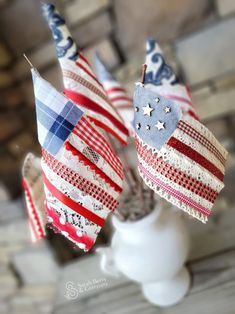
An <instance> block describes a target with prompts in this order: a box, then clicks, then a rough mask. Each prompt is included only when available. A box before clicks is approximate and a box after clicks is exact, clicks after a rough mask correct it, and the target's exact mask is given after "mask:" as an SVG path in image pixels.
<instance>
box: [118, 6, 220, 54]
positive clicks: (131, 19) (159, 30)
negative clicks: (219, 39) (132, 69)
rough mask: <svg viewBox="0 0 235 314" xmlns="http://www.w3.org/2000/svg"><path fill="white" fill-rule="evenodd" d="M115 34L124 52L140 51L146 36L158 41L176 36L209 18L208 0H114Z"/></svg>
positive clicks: (209, 7) (211, 10) (212, 9)
mask: <svg viewBox="0 0 235 314" xmlns="http://www.w3.org/2000/svg"><path fill="white" fill-rule="evenodd" d="M114 9H115V14H116V17H117V34H118V38H119V39H120V43H121V45H122V46H123V48H124V49H125V51H126V52H127V53H128V54H132V55H133V53H134V54H136V52H143V50H144V42H145V40H146V38H147V37H149V36H152V37H155V38H156V39H157V40H158V41H159V42H165V41H167V40H171V39H174V38H177V37H178V36H179V35H181V34H184V33H186V32H189V31H192V30H193V29H195V28H196V27H197V26H198V25H201V24H202V22H206V21H208V20H211V19H212V18H213V16H214V8H213V6H212V5H211V1H210V0H198V1H194V0H174V1H165V0H148V1H142V0H128V1H126V0H116V1H114Z"/></svg>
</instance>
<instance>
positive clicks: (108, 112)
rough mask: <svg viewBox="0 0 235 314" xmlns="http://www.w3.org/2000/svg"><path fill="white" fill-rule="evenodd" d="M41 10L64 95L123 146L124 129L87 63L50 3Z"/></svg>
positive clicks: (125, 135)
mask: <svg viewBox="0 0 235 314" xmlns="http://www.w3.org/2000/svg"><path fill="white" fill-rule="evenodd" d="M42 9H43V13H44V16H45V17H46V20H47V22H48V25H49V27H50V29H51V31H52V35H53V37H54V41H55V45H56V51H57V56H58V59H59V62H60V66H61V69H62V72H63V81H64V87H65V90H64V93H65V95H66V96H67V97H68V98H69V99H71V100H72V101H73V102H75V103H76V104H77V105H78V106H79V107H80V108H81V109H82V110H83V111H85V112H86V114H87V116H88V117H89V119H90V121H92V123H94V124H95V125H96V126H97V127H99V128H101V129H103V130H105V131H106V132H108V133H110V134H112V135H113V136H114V137H115V138H116V139H118V140H119V141H120V142H121V143H122V144H126V141H127V136H128V130H127V128H126V127H125V125H124V123H123V121H122V119H121V117H120V115H119V114H118V112H117V111H116V110H115V109H114V107H113V106H112V104H111V103H110V100H109V99H108V97H107V95H106V92H105V91H104V88H103V86H102V84H101V83H100V82H99V81H98V79H97V78H96V76H95V74H94V72H93V70H92V68H91V66H90V64H89V62H88V60H87V59H86V57H85V56H84V55H83V54H82V53H81V52H80V51H79V50H78V48H77V45H76V44H75V42H74V41H73V39H72V36H71V34H70V32H69V30H68V28H67V26H66V24H65V21H64V19H63V18H62V17H61V16H60V15H59V13H58V11H57V10H56V9H55V7H54V5H52V4H43V6H42Z"/></svg>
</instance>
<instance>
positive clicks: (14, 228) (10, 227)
mask: <svg viewBox="0 0 235 314" xmlns="http://www.w3.org/2000/svg"><path fill="white" fill-rule="evenodd" d="M18 243H24V244H28V243H30V234H29V228H28V223H27V221H26V220H25V219H18V220H16V221H12V222H11V223H8V224H4V225H2V226H1V228H0V244H1V245H6V244H8V245H16V244H18Z"/></svg>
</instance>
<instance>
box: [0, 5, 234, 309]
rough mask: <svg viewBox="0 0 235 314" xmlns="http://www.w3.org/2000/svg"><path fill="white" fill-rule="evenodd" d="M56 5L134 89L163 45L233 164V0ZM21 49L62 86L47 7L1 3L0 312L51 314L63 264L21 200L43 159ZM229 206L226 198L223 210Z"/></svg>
mask: <svg viewBox="0 0 235 314" xmlns="http://www.w3.org/2000/svg"><path fill="white" fill-rule="evenodd" d="M52 2H54V3H55V4H56V5H57V6H58V8H59V9H60V11H61V12H62V14H63V15H64V16H65V18H66V20H67V22H68V25H69V27H70V28H71V31H72V34H73V36H74V37H75V39H76V40H77V43H78V45H79V47H80V48H81V49H84V51H85V53H86V54H87V55H88V56H89V58H90V60H91V62H92V56H93V53H94V49H96V50H98V52H99V53H100V54H101V56H102V58H103V59H104V60H105V62H106V63H107V64H108V66H109V68H110V69H111V70H112V71H113V72H114V74H116V75H117V77H118V78H119V79H120V80H121V81H122V82H123V83H124V85H125V86H126V87H127V88H128V90H129V91H130V93H132V91H133V86H134V84H133V83H134V81H135V80H137V79H138V78H139V76H140V72H141V69H140V64H142V63H143V60H144V41H145V38H146V37H147V36H152V37H154V38H156V39H158V40H159V42H160V44H161V45H162V46H163V48H164V51H165V53H166V55H167V57H168V61H169V62H170V63H171V64H172V65H173V66H174V68H175V69H176V70H177V72H178V74H179V75H180V76H181V77H182V78H183V79H184V80H185V81H187V82H188V83H189V85H190V87H191V90H192V96H193V99H194V102H195V106H196V107H197V110H198V112H199V114H200V115H201V116H202V117H203V119H204V121H205V122H206V124H207V126H208V127H209V128H210V129H211V130H212V131H213V132H214V133H215V134H216V136H217V137H218V138H219V139H220V140H221V141H222V142H223V143H224V144H225V145H226V147H227V148H228V149H229V151H230V153H231V154H230V159H229V161H228V168H231V169H232V167H234V165H235V163H234V158H233V152H234V141H235V131H234V122H235V116H234V112H235V104H234V103H235V58H234V55H235V31H234V29H235V1H233V0H197V1H195V0H174V1H170V0H145V1H141V0H60V1H59V0H58V1H52ZM23 53H25V54H26V55H27V56H28V58H29V59H30V60H31V62H32V63H33V64H34V66H35V67H37V68H38V70H39V71H40V73H41V74H42V75H43V76H44V77H45V78H47V79H48V80H50V81H51V82H52V83H53V84H54V85H55V86H56V87H57V88H59V89H61V88H62V84H61V73H60V69H59V67H58V63H57V61H56V57H55V51H54V47H53V43H52V41H51V36H50V33H49V31H48V28H47V26H46V24H45V22H44V20H43V17H42V15H41V11H40V1H38V0H0V143H1V146H0V201H1V205H0V299H1V302H0V313H17V314H18V313H26V314H27V313H34V314H37V313H51V311H52V307H53V296H54V290H55V286H56V281H57V279H58V274H59V273H60V269H61V266H59V261H58V258H57V256H56V255H55V253H56V252H54V251H53V250H51V248H50V245H51V244H48V242H47V241H43V242H41V243H39V244H38V245H36V246H33V245H31V244H30V241H29V235H28V227H27V223H26V218H25V217H26V216H25V208H24V203H23V202H22V200H21V196H20V195H21V194H20V193H21V187H20V168H21V164H22V160H23V158H24V156H25V154H26V153H27V152H28V151H33V152H36V153H39V146H38V143H37V136H36V124H35V110H34V103H33V95H32V83H31V78H30V69H29V66H28V64H27V63H26V62H25V60H24V59H23V56H22V54H23ZM231 182H232V180H231ZM229 190H231V187H230V186H228V187H227V191H229ZM230 194H232V193H230ZM226 202H227V199H222V200H221V201H220V203H219V204H220V207H223V208H225V207H226V206H227V205H226V204H227V203H226ZM60 240H61V239H60ZM53 241H55V240H53V239H52V241H51V242H50V243H53ZM61 241H62V240H61ZM58 243H62V244H60V245H61V247H62V246H63V242H60V241H57V247H58V245H59V244H58ZM66 243H67V242H66ZM64 254H68V256H67V257H64V260H66V259H70V258H71V252H70V253H69V252H65V253H64Z"/></svg>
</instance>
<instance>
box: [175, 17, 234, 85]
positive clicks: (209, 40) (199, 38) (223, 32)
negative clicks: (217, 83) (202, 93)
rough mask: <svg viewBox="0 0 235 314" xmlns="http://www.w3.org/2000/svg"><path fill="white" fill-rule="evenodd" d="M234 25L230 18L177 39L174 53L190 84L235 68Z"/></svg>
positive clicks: (232, 19)
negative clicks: (175, 52)
mask: <svg viewBox="0 0 235 314" xmlns="http://www.w3.org/2000/svg"><path fill="white" fill-rule="evenodd" d="M234 28H235V18H230V19H227V20H224V21H221V22H220V23H217V24H214V25H212V26H211V27H208V28H206V29H204V30H202V31H200V32H197V33H195V34H193V35H190V36H188V37H186V38H184V39H182V40H179V41H178V42H177V44H176V50H177V56H178V58H179V60H180V62H181V65H182V68H183V70H184V72H185V75H186V78H187V80H188V81H189V82H190V83H191V84H196V83H199V82H202V81H206V80H209V79H212V78H214V77H217V76H219V75H223V74H225V73H226V72H230V71H232V70H234V69H235V58H234V51H235V32H234Z"/></svg>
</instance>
